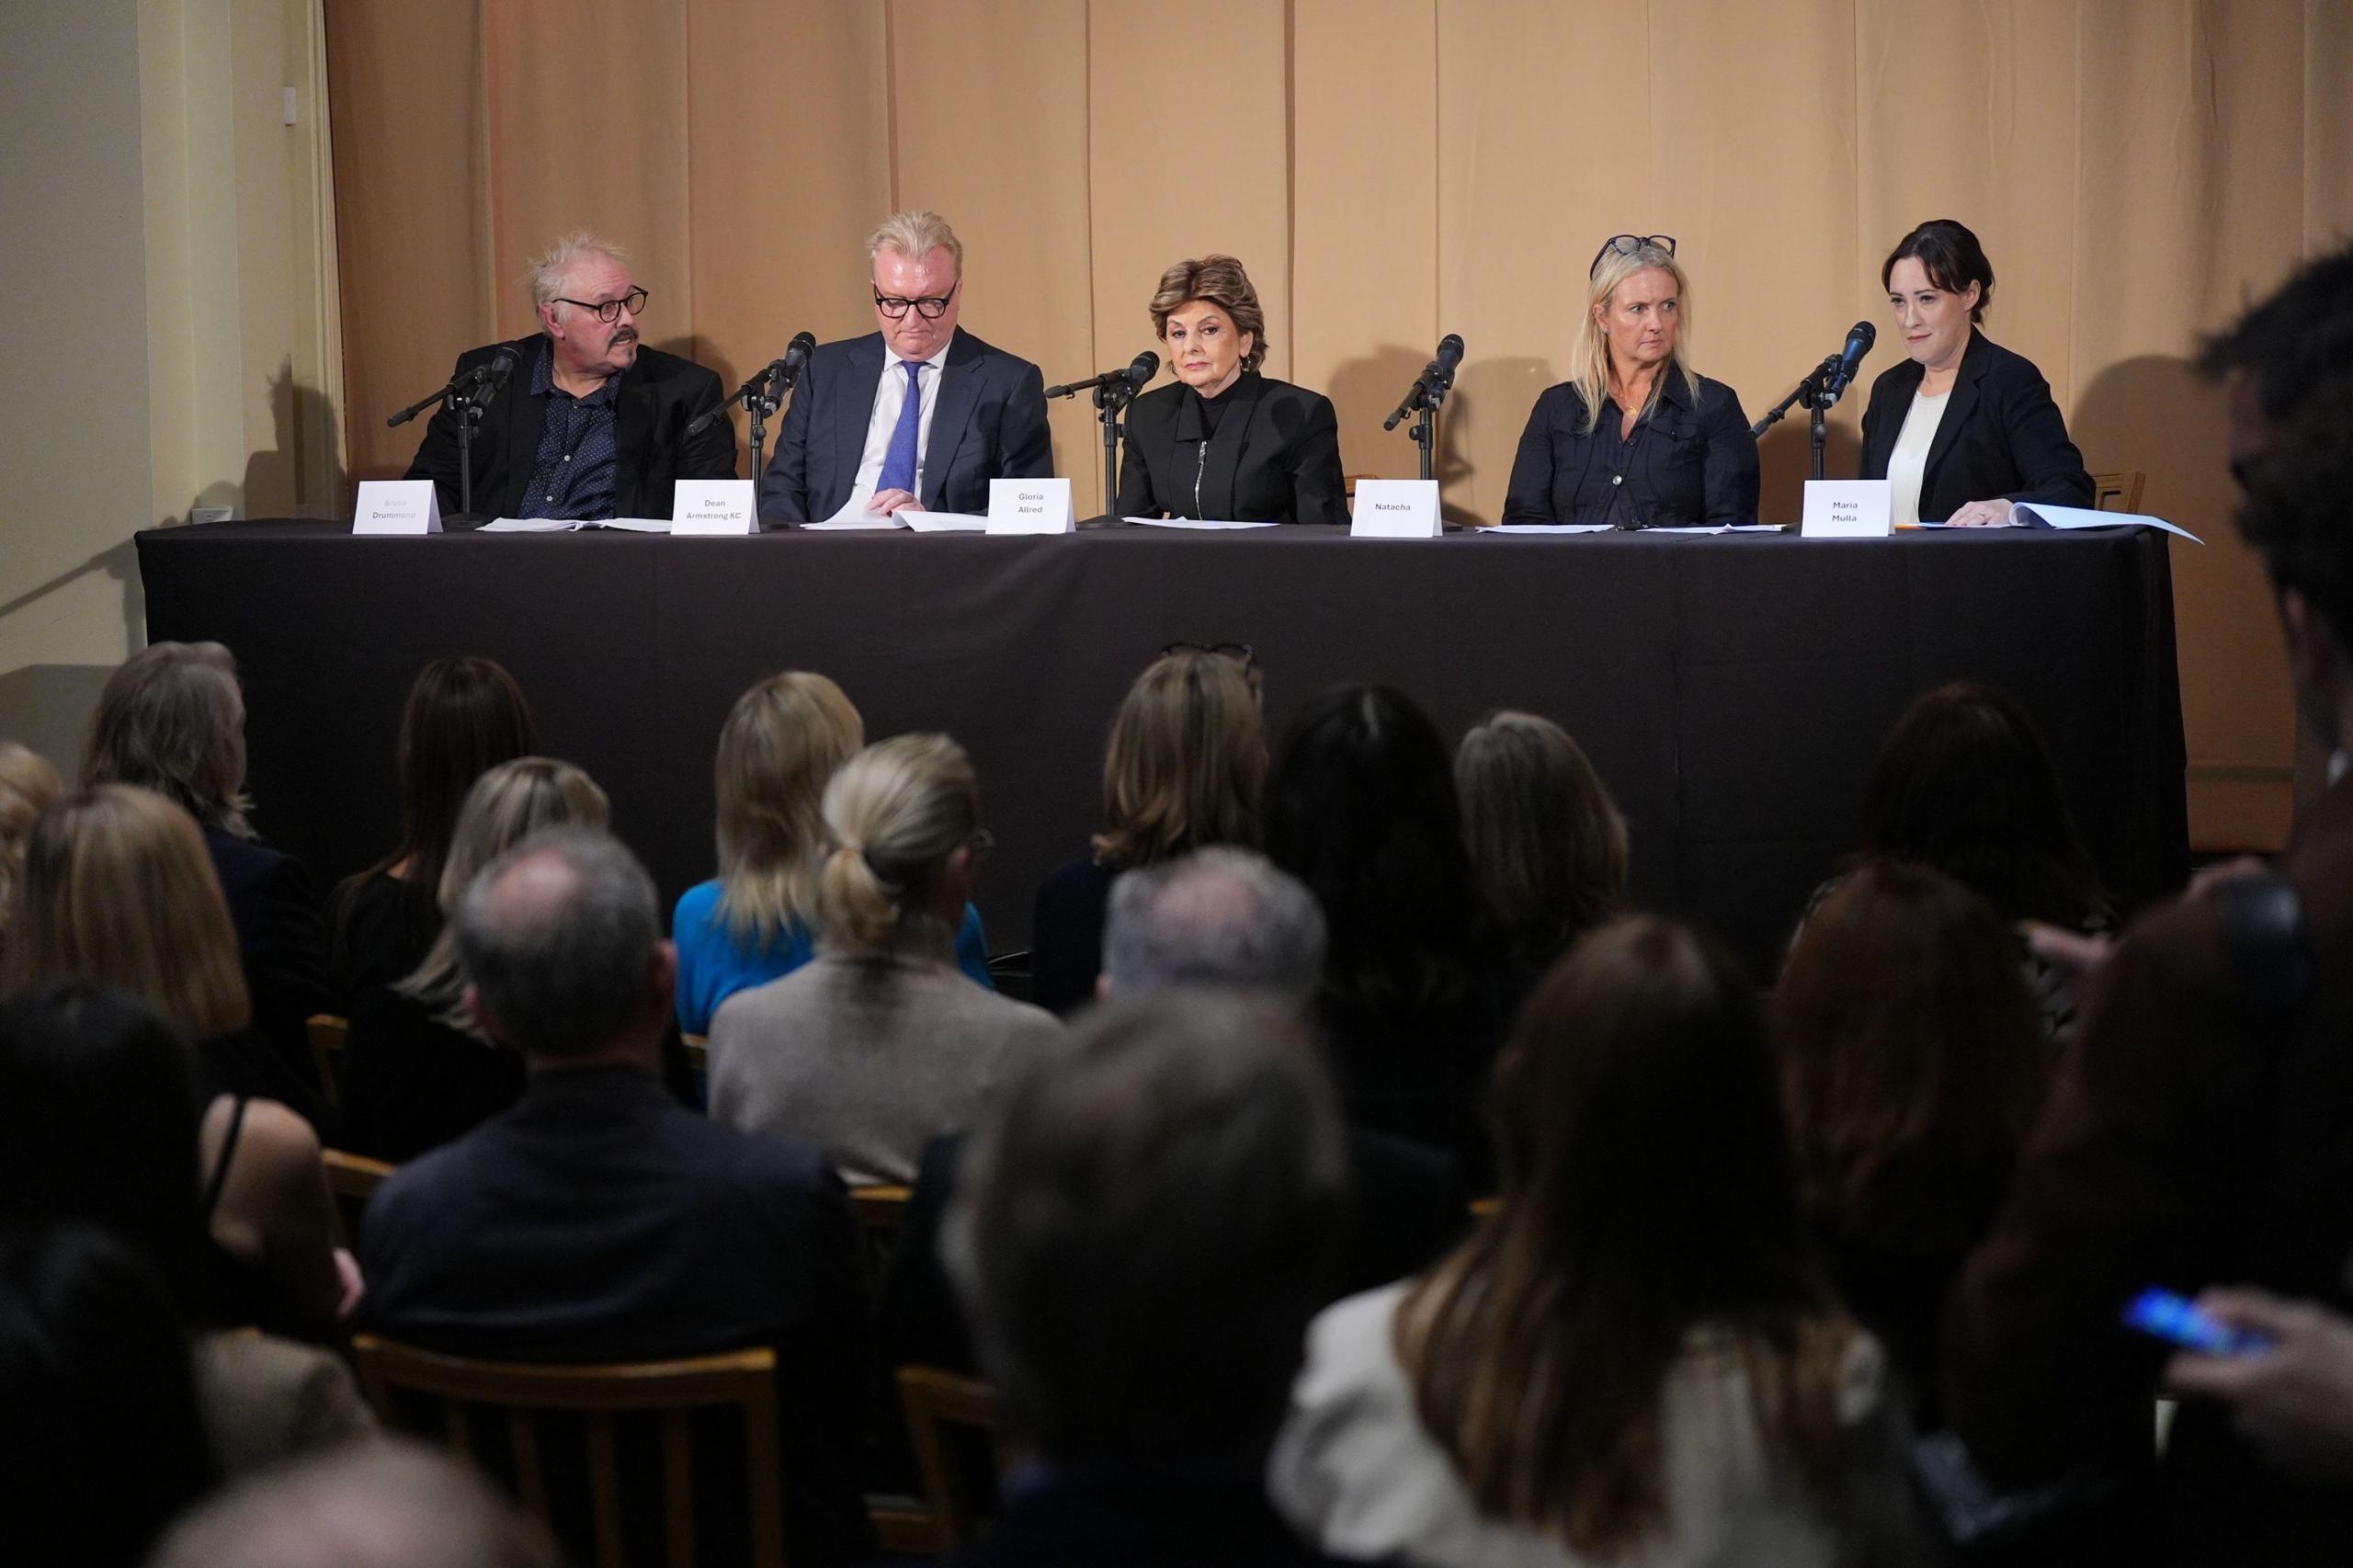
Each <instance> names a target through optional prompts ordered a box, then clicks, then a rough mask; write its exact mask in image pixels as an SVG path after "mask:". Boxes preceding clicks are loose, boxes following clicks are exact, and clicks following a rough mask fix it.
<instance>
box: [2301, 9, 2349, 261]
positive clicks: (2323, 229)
mask: <svg viewBox="0 0 2353 1568" xmlns="http://www.w3.org/2000/svg"><path fill="white" fill-rule="evenodd" d="M2303 56H2304V243H2305V244H2306V246H2307V247H2309V248H2310V249H2313V250H2321V249H2325V248H2328V247H2331V246H2335V245H2341V244H2344V243H2345V242H2346V240H2347V239H2348V238H2353V85H2348V84H2353V6H2348V5H2347V4H2346V3H2345V0H2304V40H2303Z"/></svg>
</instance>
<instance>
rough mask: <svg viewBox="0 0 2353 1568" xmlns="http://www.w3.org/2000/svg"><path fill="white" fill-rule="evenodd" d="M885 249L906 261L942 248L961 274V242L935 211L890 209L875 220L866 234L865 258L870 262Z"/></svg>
mask: <svg viewBox="0 0 2353 1568" xmlns="http://www.w3.org/2000/svg"><path fill="white" fill-rule="evenodd" d="M886 250H894V251H897V252H898V253H899V254H900V255H901V256H905V257H906V258H907V259H908V260H909V261H921V260H922V259H923V258H924V257H925V256H929V255H930V254H931V253H932V252H934V251H936V250H944V251H946V252H947V253H948V255H949V259H950V260H952V261H954V262H955V263H956V276H957V277H959V278H961V277H963V276H964V242H963V241H961V240H960V239H958V238H957V237H956V231H955V230H953V229H951V228H949V226H948V220H947V219H945V218H943V217H941V216H940V215H939V214H938V213H937V212H925V211H915V212H893V213H892V214H891V215H890V216H889V217H888V218H885V219H883V220H882V222H880V223H877V224H876V225H875V226H874V232H873V233H870V234H869V235H867V236H866V259H867V260H869V261H872V260H873V259H874V258H875V257H876V256H881V254H882V253H883V252H884V251H886Z"/></svg>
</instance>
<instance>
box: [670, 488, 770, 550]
mask: <svg viewBox="0 0 2353 1568" xmlns="http://www.w3.org/2000/svg"><path fill="white" fill-rule="evenodd" d="M759 531H760V526H759V524H757V523H756V522H754V521H753V520H752V482H751V481H750V480H748V479H682V480H680V481H678V491H677V494H676V496H675V497H674V498H673V500H672V502H671V506H670V537H671V538H673V539H676V538H677V537H678V536H680V535H681V534H688V535H691V534H749V533H757V532H759Z"/></svg>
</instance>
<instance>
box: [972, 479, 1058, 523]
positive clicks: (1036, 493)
mask: <svg viewBox="0 0 2353 1568" xmlns="http://www.w3.org/2000/svg"><path fill="white" fill-rule="evenodd" d="M1077 528H1078V518H1077V517H1076V516H1075V515H1074V514H1073V513H1072V511H1071V502H1070V481H1069V480H1067V479H992V480H990V481H989V526H988V528H987V529H986V530H985V531H987V532H989V533H993V534H1066V533H1073V532H1075V531H1076V530H1077Z"/></svg>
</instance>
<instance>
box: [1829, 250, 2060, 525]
mask: <svg viewBox="0 0 2353 1568" xmlns="http://www.w3.org/2000/svg"><path fill="white" fill-rule="evenodd" d="M1879 277H1880V283H1881V286H1882V287H1884V288H1885V289H1886V290H1887V302H1888V304H1889V305H1890V306H1892V307H1893V310H1894V312H1895V324H1896V329H1897V330H1898V331H1899V332H1900V333H1902V334H1903V341H1904V355H1905V358H1904V362H1903V363H1902V364H1899V365H1895V366H1893V367H1891V368H1890V369H1886V370H1883V371H1881V374H1880V378H1879V380H1877V381H1873V382H1872V383H1871V401H1870V407H1869V408H1867V409H1865V410H1864V412H1863V466H1862V477H1863V478H1865V479H1884V480H1888V481H1890V482H1891V485H1892V488H1893V492H1894V499H1893V517H1894V520H1895V522H1896V524H1897V525H1898V526H1899V527H1901V526H1903V525H1904V524H1907V523H1921V522H1930V523H1939V522H1940V523H1949V524H1952V525H1953V526H1955V527H1967V526H1983V525H1988V524H1992V525H1999V524H2003V523H2006V522H2008V521H2010V506H2011V503H2013V502H2017V501H2048V502H2050V503H2052V505H2054V506H2090V505H2091V504H2092V480H2091V475H2090V474H2088V473H2086V472H2084V455H2083V454H2082V453H2081V452H2079V451H2077V450H2076V449H2075V443H2074V442H2073V441H2071V440H2069V439H2068V438H2067V422H2066V421H2065V420H2064V419H2063V418H2062V417H2060V414H2059V405H2058V404H2057V403H2053V402H2052V400H2051V383H2050V382H2049V381H2044V380H2043V379H2042V372H2041V371H2040V370H2038V369H2035V368H2034V362H2033V361H2032V360H2030V359H2028V358H2024V357H2023V356H2021V355H2018V354H2013V353H2011V352H2010V351H2009V350H2008V349H2006V348H2004V347H2001V346H2000V345H1999V344H1997V343H1995V342H1994V341H1992V340H1991V339H1990V338H1988V337H1987V336H1986V335H1984V333H1982V332H1980V331H1979V330H1978V326H1979V324H1981V323H1983V322H1984V319H1985V311H1986V307H1987V306H1989V305H1991V304H1992V303H1993V301H1994V264H1993V263H1992V262H1990V261H1988V260H1986V259H1985V249H1984V246H1983V245H1981V244H1978V243H1977V236H1976V235H1975V234H1972V233H1970V232H1969V230H1968V229H1966V228H1965V227H1963V226H1962V225H1961V224H1959V223H1956V222H1953V221H1952V220H1951V219H1949V218H1937V219H1932V220H1931V221H1929V222H1926V223H1923V224H1921V225H1920V226H1919V227H1918V228H1916V229H1915V230H1913V231H1912V232H1911V233H1908V234H1906V235H1904V238H1903V239H1902V240H1901V241H1899V242H1897V244H1896V246H1895V248H1894V249H1893V251H1890V252H1889V253H1888V257H1887V260H1886V261H1885V262H1884V263H1882V264H1881V267H1880V269H1879Z"/></svg>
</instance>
